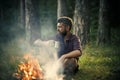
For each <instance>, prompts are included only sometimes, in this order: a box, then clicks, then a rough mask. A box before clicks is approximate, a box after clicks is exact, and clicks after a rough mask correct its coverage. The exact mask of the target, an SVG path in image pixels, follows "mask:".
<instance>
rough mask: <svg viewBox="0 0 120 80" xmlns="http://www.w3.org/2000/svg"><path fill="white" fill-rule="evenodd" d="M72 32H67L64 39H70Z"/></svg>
mask: <svg viewBox="0 0 120 80" xmlns="http://www.w3.org/2000/svg"><path fill="white" fill-rule="evenodd" d="M70 34H71V33H70V32H68V33H67V35H66V36H65V37H64V41H66V40H68V39H69V37H70Z"/></svg>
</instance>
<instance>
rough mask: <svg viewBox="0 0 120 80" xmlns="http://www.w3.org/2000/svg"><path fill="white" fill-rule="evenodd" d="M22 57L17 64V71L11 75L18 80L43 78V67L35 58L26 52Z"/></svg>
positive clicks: (41, 79) (40, 79)
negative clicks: (22, 59)
mask: <svg viewBox="0 0 120 80" xmlns="http://www.w3.org/2000/svg"><path fill="white" fill-rule="evenodd" d="M24 59H25V60H24V61H23V62H21V63H20V64H19V65H18V70H17V73H14V75H13V76H14V77H16V78H17V79H20V80H43V78H44V74H43V69H42V68H41V66H40V65H39V62H38V60H37V58H35V57H33V56H32V55H30V54H26V55H25V56H24Z"/></svg>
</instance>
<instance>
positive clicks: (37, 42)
mask: <svg viewBox="0 0 120 80" xmlns="http://www.w3.org/2000/svg"><path fill="white" fill-rule="evenodd" d="M34 45H37V46H42V45H44V46H53V45H54V40H48V41H42V40H40V39H38V40H36V41H35V42H34Z"/></svg>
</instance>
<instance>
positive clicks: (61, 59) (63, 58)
mask: <svg viewBox="0 0 120 80" xmlns="http://www.w3.org/2000/svg"><path fill="white" fill-rule="evenodd" d="M65 59H67V56H66V54H64V55H62V56H61V57H60V59H59V61H60V62H62V63H64V62H65Z"/></svg>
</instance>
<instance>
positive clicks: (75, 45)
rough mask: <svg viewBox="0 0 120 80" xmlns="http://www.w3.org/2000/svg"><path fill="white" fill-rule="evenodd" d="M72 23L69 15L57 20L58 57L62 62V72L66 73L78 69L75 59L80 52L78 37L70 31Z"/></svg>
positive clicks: (71, 72)
mask: <svg viewBox="0 0 120 80" xmlns="http://www.w3.org/2000/svg"><path fill="white" fill-rule="evenodd" d="M72 23H73V22H72V19H71V18H69V17H60V18H59V19H58V20H57V30H58V34H57V36H56V40H57V41H58V42H59V43H60V46H59V49H58V58H59V60H60V61H61V62H62V63H63V67H64V73H65V74H67V75H69V74H74V73H75V72H76V70H77V69H78V63H77V61H78V58H79V57H80V56H81V54H82V51H81V48H80V41H79V39H78V38H77V37H76V36H75V35H73V34H72V33H71V32H70V31H71V29H72V25H73V24H72Z"/></svg>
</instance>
